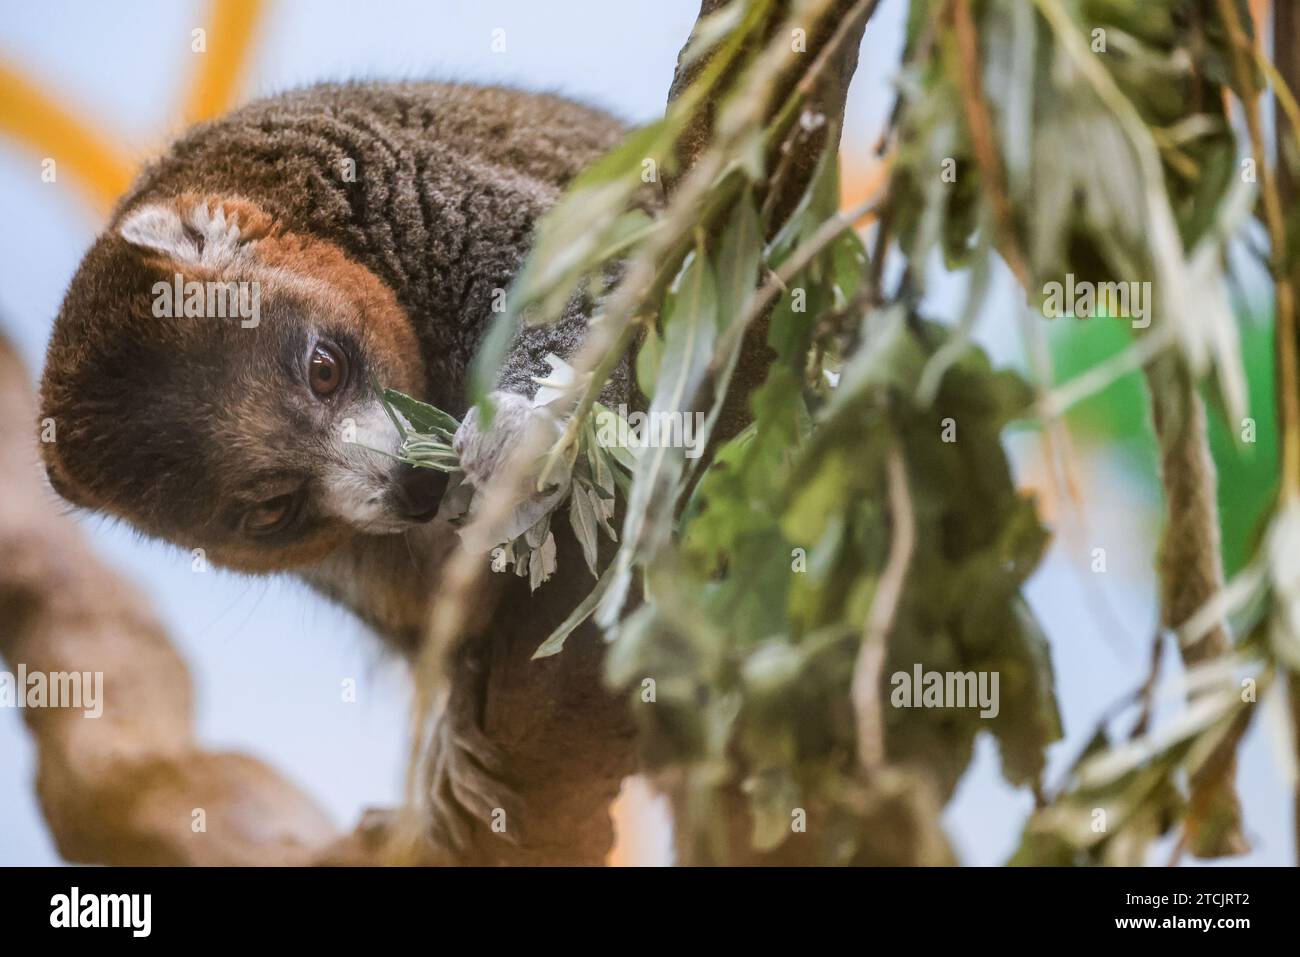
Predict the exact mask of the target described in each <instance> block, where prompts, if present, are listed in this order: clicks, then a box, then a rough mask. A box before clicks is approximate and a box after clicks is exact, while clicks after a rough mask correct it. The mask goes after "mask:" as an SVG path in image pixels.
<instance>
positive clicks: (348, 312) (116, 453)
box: [40, 83, 625, 711]
mask: <svg viewBox="0 0 1300 957" xmlns="http://www.w3.org/2000/svg"><path fill="white" fill-rule="evenodd" d="M622 132H623V129H622V127H621V126H620V124H619V123H618V122H617V121H615V120H614V119H613V118H611V117H610V116H608V115H606V114H605V113H602V112H600V111H598V110H594V109H590V108H588V107H585V106H581V105H578V104H575V103H572V102H569V101H566V100H564V99H560V98H557V97H554V96H546V95H534V94H528V93H522V92H518V91H515V90H509V89H502V88H486V87H477V86H467V85H457V84H440V83H402V84H357V85H323V86H316V87H313V88H310V89H306V90H301V91H297V92H291V93H287V94H283V95H280V96H275V97H272V98H269V99H265V100H261V101H259V102H255V103H252V104H250V105H248V106H245V107H243V108H241V109H238V110H236V111H234V112H233V113H231V114H229V115H228V116H226V117H224V118H222V119H220V120H217V121H215V122H211V123H205V124H202V125H199V126H197V127H195V128H193V129H191V130H189V131H188V132H186V133H185V134H184V135H183V136H182V137H181V138H180V139H179V140H178V141H176V142H175V143H174V144H173V145H172V146H171V147H170V148H169V149H168V150H167V151H166V153H165V155H163V156H162V158H161V159H159V160H157V161H156V162H154V163H152V164H151V165H150V166H148V167H147V168H146V169H145V170H144V171H143V172H142V173H141V175H140V176H139V177H138V179H137V180H136V182H135V183H134V185H133V186H132V187H131V189H130V190H129V191H128V193H127V194H126V196H125V197H123V199H122V200H121V201H120V202H119V204H118V205H117V208H116V209H115V211H114V213H113V214H112V217H111V219H110V221H109V224H108V227H107V229H105V231H104V232H103V234H102V235H101V236H99V238H98V239H97V240H96V241H95V243H94V245H93V246H92V247H91V249H90V251H89V252H88V253H87V254H86V256H85V259H84V260H83V261H82V263H81V266H80V268H79V269H78V270H77V273H76V275H75V276H74V278H73V280H72V284H71V286H70V288H69V289H68V292H67V295H66V297H65V299H64V301H63V304H62V307H61V309H60V311H59V315H58V318H57V320H56V323H55V326H54V332H53V337H52V339H51V342H50V347H49V353H48V358H47V362H46V366H45V372H44V378H43V381H42V384H41V403H42V409H41V413H40V414H41V416H42V419H43V420H53V423H54V425H55V434H56V441H54V442H50V443H46V444H43V445H42V449H43V454H44V456H45V465H46V469H47V471H48V474H49V479H50V483H51V485H52V486H53V487H54V489H55V490H56V491H57V492H58V493H59V494H60V495H62V496H63V497H64V498H66V499H68V500H69V501H70V502H73V503H75V504H77V505H80V506H83V507H86V508H89V509H94V510H97V511H102V512H105V513H109V514H111V515H114V516H117V517H119V518H122V519H124V520H126V521H127V522H129V523H130V524H132V525H133V526H135V527H136V528H138V529H140V530H141V531H143V532H144V533H146V534H149V535H153V536H157V537H159V538H162V539H165V540H167V541H170V542H173V543H175V544H177V545H179V546H181V547H182V548H184V549H187V550H192V549H200V548H201V549H203V550H204V552H205V554H206V556H207V558H208V559H210V560H211V561H213V562H215V563H217V564H219V565H222V566H225V567H229V568H232V569H238V570H242V571H247V572H254V573H268V572H277V571H288V572H291V573H293V574H295V575H297V576H299V577H301V578H302V579H303V580H304V581H306V582H308V583H309V584H310V585H311V586H312V587H313V588H315V589H317V590H318V591H320V592H322V593H324V594H325V595H327V596H329V597H330V598H332V599H334V600H336V601H338V602H340V603H342V604H344V605H346V606H347V607H349V608H351V609H352V610H353V611H355V612H356V614H357V615H359V616H360V617H361V618H362V619H363V620H364V621H365V622H367V623H368V624H369V625H370V626H371V627H373V629H374V630H375V631H376V632H378V633H379V634H380V635H381V636H382V637H383V638H384V639H385V640H386V641H387V643H389V644H390V645H391V646H393V647H394V648H397V649H399V650H400V651H401V652H403V653H405V654H408V655H409V654H411V653H412V652H413V651H414V650H415V649H416V647H417V645H418V642H419V639H420V636H421V634H422V633H423V630H424V628H425V625H426V622H427V618H428V608H429V602H430V601H431V600H432V599H433V598H434V597H435V596H436V592H437V586H436V582H437V570H438V566H439V563H440V562H441V561H442V560H443V559H444V558H445V556H446V555H447V554H448V553H449V552H450V550H451V548H452V547H453V545H454V542H455V539H454V530H453V529H451V528H450V527H449V526H448V525H447V524H446V522H445V521H443V520H441V519H438V520H435V517H436V515H437V512H438V505H439V500H440V497H441V494H442V491H443V476H442V475H441V473H438V472H435V471H430V470H424V469H412V468H411V467H409V466H405V465H400V464H398V463H397V462H396V461H395V460H393V459H392V458H390V457H387V456H385V455H383V454H381V453H382V452H383V451H388V452H393V451H396V448H397V443H398V434H397V431H396V429H395V428H394V427H393V426H392V424H391V423H390V422H389V420H388V418H387V416H386V413H385V411H384V408H383V406H382V404H381V402H380V400H379V396H378V395H377V394H376V392H375V388H374V384H375V383H378V384H380V385H382V386H384V387H391V388H395V389H399V390H401V391H404V392H407V393H410V394H412V395H414V396H416V397H417V398H420V399H423V400H425V401H428V402H431V403H433V404H434V405H437V406H439V407H440V408H443V409H445V410H447V411H449V412H451V413H453V414H455V415H456V416H457V417H458V418H460V417H463V416H464V415H465V413H466V412H467V408H466V405H467V400H466V385H467V383H466V376H467V369H468V367H469V364H470V361H471V357H472V356H473V354H474V351H475V348H476V346H477V345H478V343H479V340H480V338H481V335H482V333H483V332H484V331H485V330H486V328H487V325H488V323H489V320H490V319H491V318H492V316H493V314H494V311H493V306H494V302H495V303H498V304H499V302H500V297H501V296H502V291H503V290H505V289H506V287H508V286H509V284H510V281H511V279H512V277H513V276H514V274H515V272H516V271H517V270H518V268H519V266H520V265H521V263H522V261H523V259H524V257H525V255H526V253H527V251H528V249H529V245H530V242H531V240H532V238H533V235H534V230H535V227H536V226H537V224H538V220H539V217H540V216H541V215H542V214H543V213H544V212H546V210H547V209H548V208H549V207H551V206H552V205H553V204H554V203H555V202H556V200H557V199H558V197H559V196H560V194H561V192H562V190H563V189H564V187H565V185H566V184H567V183H568V182H569V181H570V180H571V179H572V178H573V177H574V176H575V175H576V174H577V173H578V172H579V171H580V170H582V168H583V167H584V166H585V165H586V164H588V163H589V162H590V161H591V160H592V159H593V158H595V157H596V156H598V155H599V154H600V153H602V152H603V151H605V150H607V149H608V148H609V147H610V146H611V145H612V144H614V143H615V141H616V140H618V138H619V137H620V136H621V135H622ZM160 283H161V284H165V286H166V287H167V289H168V291H170V289H172V288H174V289H176V290H178V291H180V290H182V289H185V288H187V284H190V283H202V284H207V283H213V284H228V283H237V284H248V285H249V286H251V287H252V288H253V289H255V290H256V299H255V301H256V303H257V315H256V316H255V317H252V316H250V314H249V313H247V312H239V311H237V310H236V311H235V312H236V314H234V315H231V316H227V317H226V318H214V317H211V316H205V315H187V310H185V309H184V308H182V306H183V303H182V302H179V301H177V302H172V303H171V305H170V307H169V308H164V309H161V310H160V309H159V308H158V305H159V298H160V293H159V290H162V289H163V288H164V287H163V286H160V285H159V284H160ZM231 288H232V289H233V288H235V287H231ZM233 295H234V293H233V292H232V296H233ZM244 304H245V305H248V302H247V301H245V303H244ZM589 309H590V307H589V305H588V304H586V303H584V302H583V301H581V300H579V299H575V301H574V303H572V304H571V306H570V308H569V309H568V310H567V312H566V315H565V316H564V318H563V320H562V321H561V322H559V323H557V324H555V325H552V326H548V327H540V328H529V329H526V330H522V331H521V332H520V334H519V337H518V339H517V345H516V347H515V349H514V350H513V351H512V353H511V354H510V356H509V358H508V360H507V362H506V364H505V366H504V368H503V370H502V373H501V377H500V380H499V389H500V392H499V393H498V394H497V396H496V399H497V405H498V412H497V415H496V417H495V418H494V420H493V425H492V428H491V430H489V431H488V432H487V433H483V432H481V431H479V430H478V429H477V426H476V419H475V417H474V416H473V415H472V414H471V415H470V416H469V417H468V418H467V419H466V420H465V422H464V424H463V425H462V426H461V431H460V433H458V434H457V436H456V443H455V444H456V447H457V449H458V451H459V452H460V453H461V460H462V462H461V464H462V468H463V469H464V470H465V472H466V473H467V475H468V476H469V478H470V479H471V480H472V481H474V482H476V483H479V484H481V483H482V481H483V480H484V479H485V478H486V477H487V476H488V475H490V474H491V471H492V469H493V467H494V465H495V464H496V460H497V458H498V457H499V456H500V451H501V449H502V448H506V447H508V446H509V439H510V430H512V429H517V428H519V427H521V425H522V423H523V422H524V421H526V419H527V417H528V410H529V409H530V403H529V401H528V397H529V396H531V395H532V394H533V392H534V390H535V388H536V386H535V384H534V382H533V381H532V377H533V376H540V375H544V374H546V373H547V371H548V366H547V364H546V362H545V356H546V355H547V354H548V353H556V354H558V355H561V356H565V355H570V354H572V352H573V350H574V347H575V346H576V345H577V344H578V343H579V342H580V340H581V337H582V336H583V334H584V331H585V323H586V319H587V313H588V311H589ZM622 382H625V379H620V383H622ZM623 387H624V386H622V385H616V388H623ZM349 428H350V429H352V430H353V434H351V435H349V434H348V430H349ZM376 450H377V451H376ZM485 561H486V558H485ZM565 564H567V565H568V566H570V567H572V568H574V569H575V570H577V569H579V568H580V566H581V565H582V562H581V561H580V560H575V557H574V556H572V555H570V556H569V557H568V561H567V563H566V562H561V570H562V571H563V566H564V565H565ZM493 577H494V578H505V577H509V578H510V579H512V581H511V582H509V583H502V584H501V585H500V587H504V588H506V589H517V590H521V591H520V593H519V595H518V596H517V597H508V598H507V600H502V601H499V602H497V603H496V605H495V607H496V611H495V612H494V613H493V614H494V618H493V621H492V622H489V623H488V624H487V629H489V630H490V629H492V628H494V627H497V626H503V627H504V625H503V622H504V620H505V619H507V618H510V619H512V620H511V621H510V622H509V626H510V627H511V628H512V629H513V631H514V632H515V633H520V631H521V629H522V632H523V634H524V635H525V638H526V639H528V638H535V640H536V641H537V642H540V641H541V640H542V638H544V637H545V634H546V633H547V631H548V630H549V629H550V628H551V627H552V626H553V625H554V624H556V623H557V616H562V615H563V613H564V611H565V610H566V607H565V606H566V604H567V607H572V605H573V604H576V603H577V601H578V600H579V599H580V598H581V595H582V591H581V589H582V588H588V589H589V587H590V583H591V580H590V577H587V578H586V579H585V581H584V580H582V579H581V578H578V579H575V587H574V588H573V589H570V590H569V592H568V593H566V592H565V591H564V586H563V584H561V585H560V586H556V589H553V594H551V596H550V597H548V598H547V599H546V600H545V603H544V607H545V609H546V610H545V611H542V610H540V609H541V608H542V607H543V606H542V605H538V604H537V603H536V599H535V598H530V597H529V596H528V593H527V590H526V587H527V586H526V582H524V581H523V580H513V579H514V576H493ZM549 588H552V585H551V584H549V583H548V584H547V585H545V586H543V588H542V590H541V591H539V595H540V594H542V592H545V591H546V589H549ZM530 603H532V604H530ZM521 621H522V622H523V623H522V624H521ZM470 710H471V711H472V709H470Z"/></svg>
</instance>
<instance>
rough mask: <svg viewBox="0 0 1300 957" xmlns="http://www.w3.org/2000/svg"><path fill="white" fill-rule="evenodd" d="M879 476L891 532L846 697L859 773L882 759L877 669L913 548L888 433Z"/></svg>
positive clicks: (898, 459)
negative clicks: (883, 484)
mask: <svg viewBox="0 0 1300 957" xmlns="http://www.w3.org/2000/svg"><path fill="white" fill-rule="evenodd" d="M885 477H886V481H887V483H888V487H889V514H890V520H891V523H892V526H893V537H892V540H891V541H890V545H889V556H888V558H886V560H885V568H884V571H883V572H881V575H880V581H879V583H878V584H877V585H876V593H875V595H873V596H872V599H871V608H870V609H869V610H868V611H867V620H866V624H865V625H864V626H863V629H862V641H861V643H860V644H859V645H858V657H857V661H856V662H855V663H854V666H853V685H852V692H851V693H852V700H853V711H854V714H855V715H856V717H857V731H858V765H859V766H860V767H861V768H862V770H863V771H864V772H867V773H870V772H871V771H873V770H875V769H877V768H879V767H880V766H881V765H883V764H884V761H885V733H884V732H885V720H884V714H883V711H882V709H881V705H880V673H881V669H882V668H883V667H884V663H885V659H886V657H887V656H888V654H889V633H890V631H891V630H893V627H894V619H895V618H896V617H897V616H898V606H899V604H900V602H901V601H902V597H903V588H904V586H905V585H906V583H907V570H908V568H909V567H910V566H911V564H912V553H913V552H914V551H915V550H916V517H915V515H914V514H913V512H912V494H911V491H910V490H909V488H908V484H907V463H906V462H905V461H904V459H903V450H902V444H901V443H900V442H899V440H898V437H897V436H894V437H892V440H891V441H890V443H889V449H888V452H887V453H886V459H885Z"/></svg>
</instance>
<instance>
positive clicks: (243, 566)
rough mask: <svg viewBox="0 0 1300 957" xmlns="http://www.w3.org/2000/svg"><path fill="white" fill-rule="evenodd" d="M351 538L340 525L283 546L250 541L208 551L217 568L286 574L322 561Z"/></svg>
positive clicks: (347, 531)
mask: <svg viewBox="0 0 1300 957" xmlns="http://www.w3.org/2000/svg"><path fill="white" fill-rule="evenodd" d="M351 537H352V532H351V530H350V529H348V528H345V527H343V526H337V527H331V528H327V529H322V530H320V531H319V532H316V533H315V534H313V535H312V536H311V537H310V538H307V539H304V540H303V541H299V542H295V543H294V544H292V545H288V546H285V547H279V548H277V547H275V546H272V545H267V544H265V543H264V544H261V545H259V544H258V543H257V542H254V541H249V542H248V543H247V544H239V545H223V546H220V547H218V548H213V549H211V550H210V551H209V552H208V557H209V558H210V559H212V561H214V562H216V563H217V564H218V565H223V566H225V567H226V568H230V569H233V570H234V571H240V572H275V571H289V570H292V569H294V568H301V567H302V566H304V565H311V564H313V563H314V562H318V561H321V560H322V559H324V558H326V557H327V556H329V555H330V553H331V552H333V551H334V550H335V549H337V548H338V547H339V546H341V545H343V544H345V543H346V542H347V541H348V539H350V538H351Z"/></svg>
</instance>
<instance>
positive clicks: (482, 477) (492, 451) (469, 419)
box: [452, 392, 560, 489]
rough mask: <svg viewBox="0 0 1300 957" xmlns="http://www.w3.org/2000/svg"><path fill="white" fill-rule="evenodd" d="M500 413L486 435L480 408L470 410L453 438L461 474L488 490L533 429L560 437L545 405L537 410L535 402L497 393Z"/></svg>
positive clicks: (509, 394) (494, 394)
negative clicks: (517, 447)
mask: <svg viewBox="0 0 1300 957" xmlns="http://www.w3.org/2000/svg"><path fill="white" fill-rule="evenodd" d="M492 401H493V402H494V403H495V405H496V412H495V414H494V415H493V416H492V425H491V427H490V428H488V430H487V431H486V432H485V431H483V430H482V429H481V428H479V410H478V406H475V407H474V408H472V409H470V411H469V414H467V415H466V416H465V419H464V421H462V422H461V424H460V428H459V429H457V430H456V435H455V437H454V438H453V439H452V448H454V449H455V450H456V455H457V456H459V458H460V468H461V471H463V472H464V473H465V475H466V476H467V477H468V478H469V480H470V482H472V483H473V484H474V487H475V488H480V489H481V488H484V487H485V486H486V485H487V483H488V481H490V480H491V478H492V476H493V475H494V474H496V472H497V471H498V470H499V469H500V468H501V466H502V465H504V464H505V461H506V459H507V458H508V457H509V456H510V454H511V453H512V452H513V451H514V449H515V447H516V446H517V445H518V443H519V442H520V441H521V440H522V439H523V438H524V436H525V435H526V434H527V431H528V429H529V428H530V427H532V426H534V425H536V426H537V427H539V428H549V429H552V430H554V432H555V434H556V435H557V436H558V435H559V430H560V424H559V421H558V420H557V419H556V418H555V415H554V413H552V412H551V411H550V410H549V409H547V408H546V407H545V406H541V407H534V405H533V403H532V400H531V399H528V398H526V397H525V396H522V395H517V394H515V393H513V392H493V393H492Z"/></svg>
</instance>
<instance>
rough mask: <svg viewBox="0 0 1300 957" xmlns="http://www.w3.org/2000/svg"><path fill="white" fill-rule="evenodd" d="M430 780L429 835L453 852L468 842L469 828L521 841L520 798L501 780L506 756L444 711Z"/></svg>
mask: <svg viewBox="0 0 1300 957" xmlns="http://www.w3.org/2000/svg"><path fill="white" fill-rule="evenodd" d="M435 747H436V749H437V750H436V752H435V754H434V756H433V761H432V771H431V776H430V781H429V788H430V796H431V798H432V804H433V822H432V826H431V833H430V838H431V839H432V841H433V843H434V844H435V846H440V847H445V848H449V849H450V850H452V851H453V852H458V851H463V850H465V849H466V848H468V847H469V846H470V843H471V840H472V835H473V831H474V830H475V828H476V827H481V828H483V829H484V830H486V831H488V832H489V833H491V834H494V835H497V836H499V837H502V838H504V839H505V840H507V841H510V842H511V843H512V844H518V843H519V842H520V838H521V833H520V828H519V819H520V818H519V813H518V811H519V807H520V801H519V798H518V796H517V795H516V794H515V792H514V791H513V790H512V789H511V788H510V786H509V785H508V784H506V783H505V780H504V774H505V759H504V756H503V755H502V753H501V751H500V749H499V748H497V746H496V745H494V744H493V743H492V742H491V741H489V740H488V739H487V736H486V735H484V734H483V732H482V731H480V730H479V728H478V727H477V725H476V724H475V723H474V722H473V721H472V720H468V719H467V718H466V716H464V715H456V714H453V713H451V712H449V713H448V714H447V715H446V716H445V717H444V719H443V720H442V721H441V722H440V723H439V726H438V731H437V741H436V745H435Z"/></svg>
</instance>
